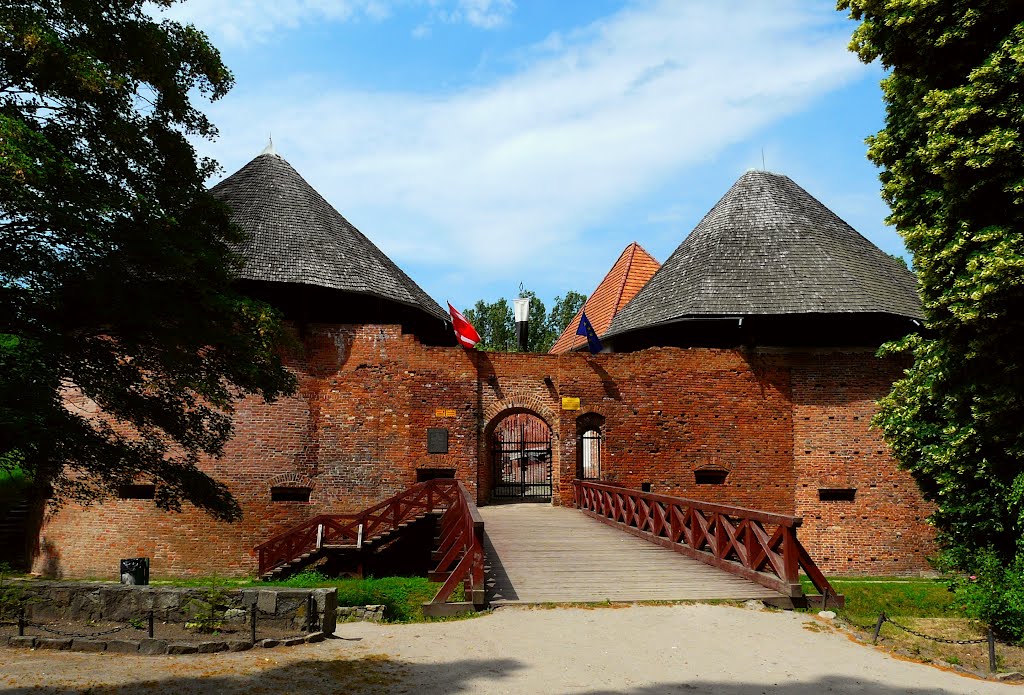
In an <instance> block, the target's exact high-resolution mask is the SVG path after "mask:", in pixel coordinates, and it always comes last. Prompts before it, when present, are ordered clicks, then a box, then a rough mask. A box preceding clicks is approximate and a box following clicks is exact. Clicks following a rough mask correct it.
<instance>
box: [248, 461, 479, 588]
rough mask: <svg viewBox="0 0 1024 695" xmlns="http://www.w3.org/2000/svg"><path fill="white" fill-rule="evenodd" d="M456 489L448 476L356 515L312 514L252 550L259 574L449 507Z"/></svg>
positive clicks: (367, 538)
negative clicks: (321, 549) (324, 549)
mask: <svg viewBox="0 0 1024 695" xmlns="http://www.w3.org/2000/svg"><path fill="white" fill-rule="evenodd" d="M460 488H461V485H460V484H459V483H457V482H456V481H455V480H452V479H450V478H441V479H436V480H428V481H426V482H422V483H417V484H415V485H413V486H412V487H410V488H409V489H407V490H405V491H404V492H401V493H399V494H397V495H395V496H393V497H389V498H388V499H386V500H384V501H383V502H380V503H378V504H375V505H374V506H372V507H370V508H368V509H364V510H363V511H361V512H358V513H356V514H320V515H317V516H314V517H312V518H311V519H308V520H307V521H304V522H303V523H301V524H298V525H297V526H294V527H292V528H290V529H288V530H287V531H285V532H283V533H280V534H278V535H276V536H274V537H273V538H271V539H270V540H268V541H266V542H264V543H261V544H259V545H258V546H256V547H255V548H254V549H253V552H255V553H256V554H257V556H258V558H259V573H260V575H261V576H263V575H266V574H267V573H268V572H272V571H274V570H275V569H276V568H278V567H280V566H281V565H284V564H286V563H288V562H291V561H292V560H295V559H297V558H299V557H301V556H302V555H303V554H305V553H313V552H316V551H317V550H319V549H320V548H323V547H341V546H351V547H353V548H354V547H357V546H358V545H361V544H365V543H367V542H369V541H372V540H373V539H375V538H377V537H380V536H383V535H385V534H388V533H390V532H392V531H394V530H396V529H397V528H399V526H400V525H401V524H403V523H405V522H408V521H411V520H413V519H415V518H416V517H417V516H419V515H421V514H426V513H430V512H432V511H434V510H435V509H447V508H449V507H451V506H453V503H457V502H458V500H459V499H460V498H461V495H460V494H459V491H460ZM463 489H464V488H463Z"/></svg>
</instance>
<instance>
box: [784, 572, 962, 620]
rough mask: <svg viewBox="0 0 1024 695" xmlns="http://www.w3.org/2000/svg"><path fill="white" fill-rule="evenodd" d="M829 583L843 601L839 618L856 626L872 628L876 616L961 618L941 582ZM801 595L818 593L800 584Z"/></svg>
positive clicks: (885, 579)
mask: <svg viewBox="0 0 1024 695" xmlns="http://www.w3.org/2000/svg"><path fill="white" fill-rule="evenodd" d="M829 583H831V584H832V586H833V587H835V590H836V591H837V592H839V593H840V594H843V595H844V596H845V597H846V607H845V608H843V609H842V610H841V611H838V612H839V614H840V615H842V616H843V617H844V618H846V619H847V620H849V621H850V622H852V623H856V624H858V625H862V626H864V625H873V624H874V622H875V621H876V620H877V619H878V614H879V613H881V612H883V611H884V612H885V614H886V615H889V616H891V617H893V618H897V619H898V618H900V617H912V618H962V617H963V614H962V613H961V612H960V611H959V610H958V609H957V607H956V606H955V604H954V602H953V594H952V593H950V591H949V590H948V589H946V584H945V582H944V581H943V580H941V579H922V578H920V577H836V578H833V577H829ZM804 591H805V592H807V593H809V594H816V593H818V592H817V591H816V590H815V589H814V587H813V586H811V583H810V582H809V581H807V580H806V579H805V580H804Z"/></svg>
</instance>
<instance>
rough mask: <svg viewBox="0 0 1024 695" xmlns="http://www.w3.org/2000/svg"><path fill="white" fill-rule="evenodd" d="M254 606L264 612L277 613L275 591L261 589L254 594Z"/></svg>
mask: <svg viewBox="0 0 1024 695" xmlns="http://www.w3.org/2000/svg"><path fill="white" fill-rule="evenodd" d="M256 607H257V608H258V609H260V610H261V611H263V612H264V613H269V614H270V615H274V614H275V613H277V592H276V591H263V590H261V591H260V593H259V594H257V596H256Z"/></svg>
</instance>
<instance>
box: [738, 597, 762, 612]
mask: <svg viewBox="0 0 1024 695" xmlns="http://www.w3.org/2000/svg"><path fill="white" fill-rule="evenodd" d="M743 607H744V608H746V609H748V610H752V611H763V610H764V604H763V603H761V602H760V601H758V600H757V599H754V598H752V599H750V600H749V601H744V602H743Z"/></svg>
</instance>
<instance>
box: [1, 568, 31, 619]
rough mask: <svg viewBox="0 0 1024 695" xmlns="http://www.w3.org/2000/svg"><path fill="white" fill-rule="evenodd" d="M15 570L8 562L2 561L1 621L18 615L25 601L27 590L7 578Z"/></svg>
mask: <svg viewBox="0 0 1024 695" xmlns="http://www.w3.org/2000/svg"><path fill="white" fill-rule="evenodd" d="M13 573H14V570H13V569H12V568H11V566H10V565H9V564H7V563H6V562H0V621H3V620H10V619H11V618H12V617H13V616H15V615H17V613H18V611H19V610H20V609H21V607H22V606H23V605H24V603H25V592H24V589H23V588H22V586H21V585H19V584H11V583H10V581H7V578H8V577H9V576H10V575H11V574H13Z"/></svg>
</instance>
